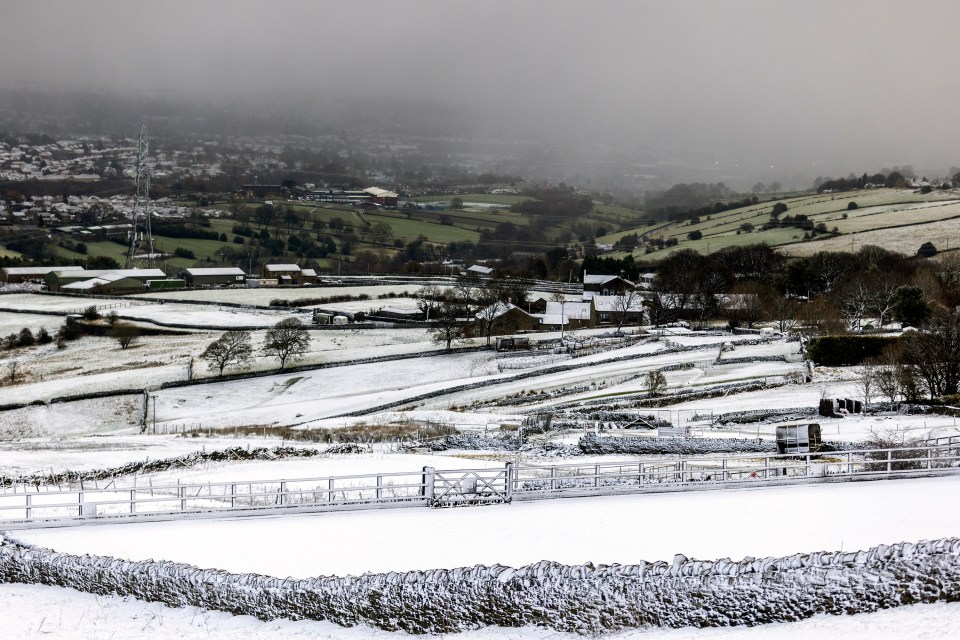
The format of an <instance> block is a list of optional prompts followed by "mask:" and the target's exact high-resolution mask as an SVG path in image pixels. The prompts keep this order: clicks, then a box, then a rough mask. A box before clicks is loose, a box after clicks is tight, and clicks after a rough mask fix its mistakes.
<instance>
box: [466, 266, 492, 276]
mask: <svg viewBox="0 0 960 640" xmlns="http://www.w3.org/2000/svg"><path fill="white" fill-rule="evenodd" d="M467 273H479V274H481V275H485V276H488V275H490V274H491V273H493V268H492V267H484V266H483V265H480V264H475V265H473V266H472V267H470V268H468V269H467Z"/></svg>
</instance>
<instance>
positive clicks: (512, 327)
mask: <svg viewBox="0 0 960 640" xmlns="http://www.w3.org/2000/svg"><path fill="white" fill-rule="evenodd" d="M474 318H475V319H476V320H478V321H479V322H484V321H486V320H487V319H488V318H492V319H493V323H492V329H491V331H490V335H494V336H499V335H504V334H508V333H516V332H517V331H536V330H537V329H539V328H540V318H538V317H537V316H534V315H531V314H529V313H527V312H526V311H524V310H523V309H521V308H520V307H518V306H516V305H513V304H510V303H509V302H497V303H496V304H494V305H491V306H489V307H487V308H486V309H483V310H482V311H479V312H477V313H476V314H475V315H474Z"/></svg>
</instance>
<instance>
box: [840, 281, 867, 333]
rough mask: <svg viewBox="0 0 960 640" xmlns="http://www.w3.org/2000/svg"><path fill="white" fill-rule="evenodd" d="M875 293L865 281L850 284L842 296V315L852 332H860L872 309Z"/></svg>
mask: <svg viewBox="0 0 960 640" xmlns="http://www.w3.org/2000/svg"><path fill="white" fill-rule="evenodd" d="M872 299H873V291H872V290H871V288H870V285H869V284H868V283H867V282H865V281H864V280H861V279H857V280H854V281H853V282H850V283H849V284H848V285H847V286H846V287H845V288H844V290H843V293H842V294H841V303H840V313H841V314H842V315H843V317H844V319H846V321H847V325H848V327H849V328H850V330H851V331H860V328H861V324H862V322H863V316H864V314H865V313H866V312H867V309H868V308H869V307H870V302H871V300H872Z"/></svg>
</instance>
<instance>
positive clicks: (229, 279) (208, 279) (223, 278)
mask: <svg viewBox="0 0 960 640" xmlns="http://www.w3.org/2000/svg"><path fill="white" fill-rule="evenodd" d="M177 275H178V276H179V277H181V278H183V279H184V281H186V283H187V286H188V287H218V286H223V285H234V284H238V285H242V284H244V283H245V282H246V281H247V274H246V273H244V272H243V269H241V268H240V267H191V268H189V269H184V270H183V271H181V272H180V273H179V274H177Z"/></svg>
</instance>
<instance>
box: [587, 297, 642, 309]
mask: <svg viewBox="0 0 960 640" xmlns="http://www.w3.org/2000/svg"><path fill="white" fill-rule="evenodd" d="M623 300H624V298H623V297H622V296H593V306H594V308H595V309H596V310H597V311H603V312H610V311H624V310H626V311H634V312H638V311H643V298H641V297H640V296H634V298H633V299H632V300H630V307H629V308H628V309H623V306H622V305H623Z"/></svg>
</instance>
